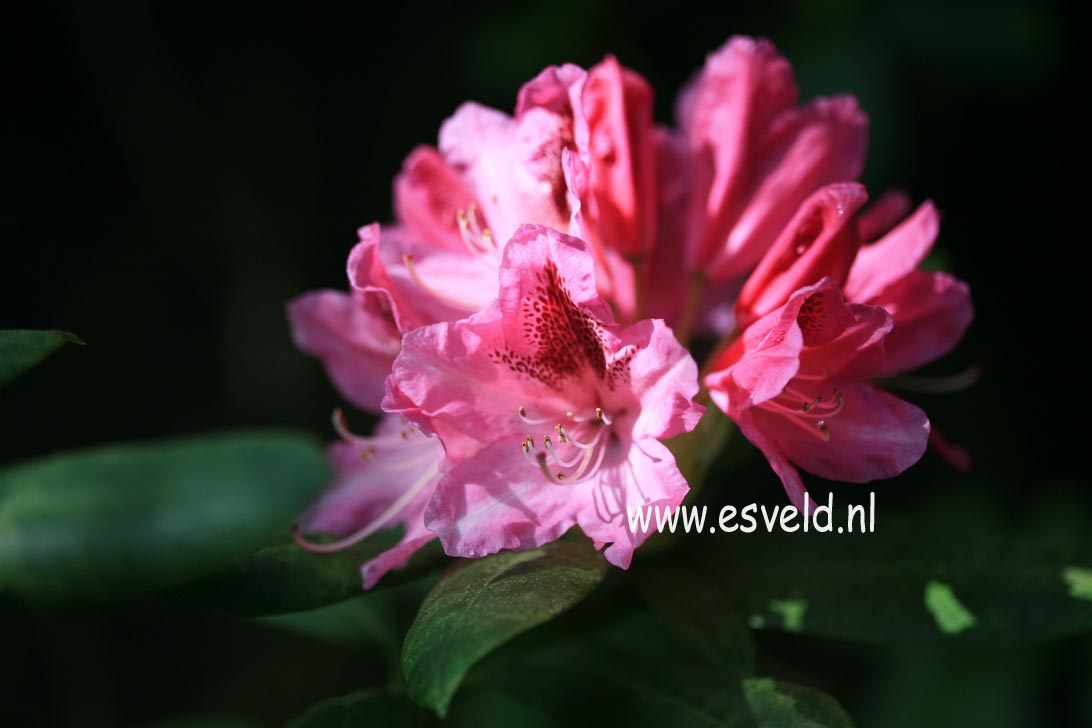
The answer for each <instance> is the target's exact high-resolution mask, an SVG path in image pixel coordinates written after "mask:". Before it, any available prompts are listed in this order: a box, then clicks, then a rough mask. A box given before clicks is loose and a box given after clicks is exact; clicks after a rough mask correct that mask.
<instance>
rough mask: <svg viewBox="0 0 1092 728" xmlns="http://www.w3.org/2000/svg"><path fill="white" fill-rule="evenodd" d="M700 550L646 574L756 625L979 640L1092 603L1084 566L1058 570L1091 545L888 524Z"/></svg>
mask: <svg viewBox="0 0 1092 728" xmlns="http://www.w3.org/2000/svg"><path fill="white" fill-rule="evenodd" d="M1044 536H1045V535H1044ZM689 543H690V544H694V539H691V541H690V542H689ZM697 546H698V545H697V544H695V545H694V547H693V548H692V549H690V552H688V553H686V554H674V555H673V556H675V557H676V558H674V559H673V560H672V561H671V562H667V561H666V560H664V561H663V562H662V563H656V564H652V565H650V566H649V568H648V571H649V572H650V574H649V577H648V578H649V579H651V580H654V582H655V583H656V584H658V585H659V586H658V587H656V588H659V589H661V590H665V593H672V594H690V593H693V592H695V591H698V590H713V591H714V593H715V594H717V598H716V599H706V600H698V601H695V602H692V604H693V606H695V608H698V607H701V605H703V604H709V605H712V606H709V607H708V609H709V610H710V611H711V612H712V613H715V612H716V610H717V609H730V610H734V611H737V612H738V613H740V614H742V615H744V616H745V617H746V619H747V622H748V624H749V625H750V626H751V627H754V628H773V629H780V630H784V631H790V632H804V633H809V634H814V635H821V636H825V637H834V638H838V639H846V640H854V641H861V642H870V643H881V644H897V643H917V642H951V641H959V642H960V643H967V644H970V643H975V644H984V645H996V644H1005V645H1014V644H1027V643H1034V642H1041V641H1045V640H1049V639H1053V638H1056V637H1060V636H1064V635H1072V634H1078V633H1082V632H1089V631H1092V603H1090V602H1089V601H1088V600H1087V599H1082V598H1080V596H1079V595H1080V593H1081V592H1080V590H1079V589H1078V590H1077V593H1076V594H1075V593H1074V591H1073V586H1074V583H1075V582H1074V574H1078V573H1081V572H1080V571H1074V569H1075V568H1076V567H1072V566H1068V567H1067V566H1063V565H1066V564H1088V563H1092V552H1090V551H1088V550H1085V549H1083V548H1082V547H1080V546H1077V545H1068V546H1066V547H1064V548H1063V547H1053V546H1048V545H1046V544H1045V538H1037V539H1026V538H1025V539H1018V538H1004V539H1000V538H997V537H995V536H994V537H991V536H988V535H986V534H983V533H979V532H978V531H977V530H976V529H973V528H957V527H955V526H953V527H952V528H949V529H943V530H939V529H937V528H935V527H933V528H926V527H919V526H917V525H915V524H912V523H899V522H896V521H891V520H890V519H885V520H884V521H883V522H882V523H881V524H879V525H877V527H876V531H875V533H866V534H848V533H847V534H838V533H808V534H804V533H801V532H797V533H780V532H778V533H772V534H767V533H757V532H756V533H753V534H738V533H737V534H718V535H717V536H716V537H715V538H711V539H709V540H704V541H702V542H701V544H700V546H701V548H698V547H697ZM681 565H684V566H681ZM718 605H719V606H718ZM706 618H707V619H708V618H709V616H708V615H707V616H706Z"/></svg>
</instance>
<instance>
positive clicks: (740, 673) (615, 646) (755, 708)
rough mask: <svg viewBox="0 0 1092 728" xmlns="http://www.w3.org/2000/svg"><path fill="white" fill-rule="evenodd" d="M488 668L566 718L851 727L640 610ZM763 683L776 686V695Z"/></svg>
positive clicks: (821, 700)
mask: <svg viewBox="0 0 1092 728" xmlns="http://www.w3.org/2000/svg"><path fill="white" fill-rule="evenodd" d="M486 667H487V668H488V670H487V672H486V674H485V676H484V679H486V680H488V681H489V682H490V685H491V686H492V685H497V686H499V687H500V688H502V689H504V690H505V691H507V692H510V693H511V694H512V695H514V696H516V697H517V698H519V699H521V700H522V701H524V703H525V704H526V705H528V706H530V707H532V708H534V709H536V710H539V711H541V712H543V713H545V714H547V715H549V716H550V717H551V718H553V719H554V720H556V721H558V722H559V723H561V724H562V725H570V724H586V725H625V726H663V725H671V726H722V727H723V726H727V727H731V728H767V727H771V728H772V727H773V726H797V725H799V726H826V725H830V726H838V727H839V728H840V727H842V726H848V725H849V723H848V722H845V721H843V722H835V721H834V720H833V718H834V717H841V718H844V716H845V713H844V711H842V710H841V709H840V708H839V707H838V705H837V703H835V702H834V700H833V699H831V698H829V697H828V696H826V695H824V694H822V693H819V692H817V691H814V690H809V689H806V688H798V687H797V686H791V689H790V688H789V687H788V686H786V685H785V684H783V683H774V682H773V681H771V680H752V679H748V678H747V675H746V671H747V669H748V665H746V664H739V665H731V664H728V663H727V662H710V661H708V660H706V659H704V658H703V656H702V654H700V653H699V652H696V651H695V650H694V645H692V644H689V643H685V642H680V641H678V640H675V639H673V638H672V637H671V635H670V634H668V633H667V632H666V631H665V630H664V629H663V627H662V625H661V624H660V623H659V622H658V621H657V620H655V619H654V618H652V617H651V616H650V615H647V614H642V613H632V612H631V613H628V614H625V615H620V618H619V619H617V620H616V621H615V622H614V623H612V624H610V625H609V626H607V627H606V628H605V629H603V630H600V631H598V632H596V633H591V634H579V635H573V636H572V637H571V638H570V639H569V640H568V641H564V642H559V643H556V644H553V645H549V646H546V647H544V648H541V649H538V650H532V651H528V652H523V653H516V654H511V655H507V656H505V657H504V658H503V659H498V660H496V661H495V663H494V664H487V666H486ZM766 683H770V684H772V685H774V686H775V690H773V691H772V692H773V694H769V693H770V692H771V691H770V690H769V689H768V688H767V687H766ZM794 709H795V710H794ZM808 719H810V720H811V722H807V720H808ZM820 719H829V721H830V722H826V723H824V722H819V721H820Z"/></svg>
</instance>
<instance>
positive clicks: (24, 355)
mask: <svg viewBox="0 0 1092 728" xmlns="http://www.w3.org/2000/svg"><path fill="white" fill-rule="evenodd" d="M65 343H70V344H80V345H82V344H83V342H82V341H80V338H79V337H78V336H76V335H75V334H70V333H68V332H66V331H29V330H23V329H14V330H7V331H0V386H3V385H5V384H7V383H8V382H10V381H11V380H13V379H15V378H16V377H17V376H19V375H20V374H22V373H23V372H25V371H26V370H27V369H30V368H31V367H32V366H34V365H35V364H37V363H38V362H40V361H41V360H42V359H45V358H46V357H47V356H49V355H50V354H52V353H53V352H54V351H56V350H57V349H59V348H60V347H61V345H62V344H65Z"/></svg>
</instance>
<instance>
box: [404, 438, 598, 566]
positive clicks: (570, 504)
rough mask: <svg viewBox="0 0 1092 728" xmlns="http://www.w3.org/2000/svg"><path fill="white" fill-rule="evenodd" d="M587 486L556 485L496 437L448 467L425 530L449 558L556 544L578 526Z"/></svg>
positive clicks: (516, 443) (511, 443) (515, 445)
mask: <svg viewBox="0 0 1092 728" xmlns="http://www.w3.org/2000/svg"><path fill="white" fill-rule="evenodd" d="M592 487H593V484H592V483H591V482H586V483H581V484H577V485H567V486H561V485H554V484H552V483H550V482H549V481H547V480H546V478H545V477H543V475H542V473H541V472H540V471H539V470H538V468H536V467H535V466H534V465H532V464H530V463H528V462H527V460H526V459H525V458H524V457H523V455H522V453H521V451H520V438H519V437H518V436H515V437H513V438H511V440H506V439H499V440H497V441H496V442H494V443H493V444H492V445H489V446H488V447H486V448H485V449H483V450H481V451H480V452H478V453H477V454H476V455H474V456H473V457H471V458H468V459H467V460H464V461H463V462H461V463H460V464H458V465H456V466H455V467H454V468H452V469H451V471H449V472H448V473H447V474H446V475H445V476H444V477H443V478H442V479H441V480H440V483H439V485H438V486H437V488H436V493H435V495H434V496H433V498H432V500H431V501H430V502H429V504H428V507H427V508H426V509H425V526H426V527H428V529H429V530H430V531H433V532H434V533H435V534H436V535H437V536H438V537H439V538H440V543H442V544H443V546H444V551H445V552H446V553H447V554H448V555H449V556H463V557H470V558H478V557H481V556H487V555H489V554H492V553H496V552H497V551H500V550H501V549H529V548H534V547H536V546H541V545H542V544H544V543H548V542H550V541H556V540H557V539H558V538H560V537H561V535H562V534H563V533H565V532H566V531H568V530H569V529H570V528H571V527H572V526H573V525H574V524H575V523H576V513H577V510H578V505H577V504H578V503H580V502H582V501H588V502H590V500H591V489H592Z"/></svg>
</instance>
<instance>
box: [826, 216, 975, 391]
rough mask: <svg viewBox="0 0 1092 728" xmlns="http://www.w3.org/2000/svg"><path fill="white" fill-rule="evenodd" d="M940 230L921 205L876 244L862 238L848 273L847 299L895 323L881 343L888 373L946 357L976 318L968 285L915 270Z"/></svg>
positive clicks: (936, 273)
mask: <svg viewBox="0 0 1092 728" xmlns="http://www.w3.org/2000/svg"><path fill="white" fill-rule="evenodd" d="M883 199H884V198H881V201H882V200H883ZM887 199H890V198H887ZM939 231H940V215H939V213H938V212H937V209H936V207H935V206H934V205H933V203H932V202H925V203H924V204H922V205H921V206H920V207H919V208H918V209H917V210H916V211H915V212H914V213H913V214H912V215H910V216H909V217H907V218H906V219H905V220H903V221H902V222H900V223H899V224H898V225H897V226H895V227H894V228H893V229H891V230H890V231H889V232H887V233H886V234H884V235H883V236H882V237H880V238H879V239H878V240H874V241H873V240H869V239H868V238H865V240H866V241H867V242H868V244H867V245H864V246H862V247H861V249H860V251H859V252H858V253H857V257H856V259H855V260H854V262H853V266H852V267H851V268H850V270H849V275H848V277H847V279H846V282H845V293H846V297H847V298H849V299H850V300H853V301H859V302H861V303H870V304H873V305H875V306H882V307H883V308H884V309H885V310H886V311H887V312H888V313H890V314H891V316H892V318H894V320H895V327H894V329H893V330H892V331H891V334H890V335H889V336H888V337H887V338H886V339H885V341H884V350H885V352H886V357H887V370H886V373H887V374H898V373H902V372H906V371H910V370H912V369H916V368H917V367H919V366H921V365H922V364H926V363H928V362H931V361H933V360H935V359H939V358H940V357H941V356H943V355H944V354H947V353H948V352H949V351H951V350H952V349H954V348H955V346H956V344H958V343H959V341H960V340H961V339H962V338H963V334H964V333H966V331H967V328H968V327H969V326H970V325H971V321H972V320H973V319H974V308H973V306H972V305H971V291H970V288H969V287H968V286H967V284H966V283H964V282H963V281H960V280H958V279H957V278H955V277H953V276H951V275H949V274H948V273H944V272H941V271H924V270H919V269H918V266H919V265H921V263H922V261H923V260H925V257H926V256H927V255H928V254H929V252H930V251H931V250H932V249H933V244H934V243H935V242H936V239H937V234H938V233H939Z"/></svg>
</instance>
